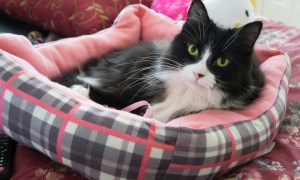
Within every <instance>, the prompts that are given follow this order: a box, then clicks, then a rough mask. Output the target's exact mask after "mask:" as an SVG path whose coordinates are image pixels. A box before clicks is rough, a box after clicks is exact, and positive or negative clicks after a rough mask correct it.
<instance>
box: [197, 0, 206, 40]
mask: <svg viewBox="0 0 300 180" xmlns="http://www.w3.org/2000/svg"><path fill="white" fill-rule="evenodd" d="M196 8H197V10H198V12H202V11H201V10H200V9H199V7H198V5H196ZM195 16H196V18H197V19H200V18H201V23H202V40H203V39H204V35H205V34H204V20H203V16H202V14H200V18H199V17H198V15H196V14H195ZM197 22H198V25H199V21H197Z"/></svg>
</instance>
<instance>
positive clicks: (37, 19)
mask: <svg viewBox="0 0 300 180" xmlns="http://www.w3.org/2000/svg"><path fill="white" fill-rule="evenodd" d="M151 2H152V0H126V1H123V0H121V1H120V0H118V1H116V0H76V1H74V0H59V1H53V0H49V1H47V2H45V1H37V0H26V1H24V0H9V1H5V0H4V1H0V9H2V10H4V11H5V12H6V13H7V14H9V15H10V16H12V17H14V18H17V19H19V20H22V21H25V22H28V23H31V24H34V25H36V26H39V27H42V28H44V29H46V30H49V31H51V32H55V33H57V34H60V35H64V36H77V35H82V34H92V33H95V32H97V31H99V30H101V29H104V28H107V27H109V26H111V24H112V23H113V21H114V19H115V18H116V16H117V15H118V13H119V12H120V11H121V10H122V9H123V8H124V7H125V6H127V5H129V4H135V3H141V4H144V5H147V6H150V5H151Z"/></svg>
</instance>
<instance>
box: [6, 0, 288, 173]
mask: <svg viewBox="0 0 300 180" xmlns="http://www.w3.org/2000/svg"><path fill="white" fill-rule="evenodd" d="M180 27H181V25H180V23H179V24H178V23H177V24H176V23H174V22H173V21H171V20H169V19H167V18H165V17H162V16H161V15H158V14H156V13H154V12H153V11H152V10H150V9H148V8H147V7H145V6H142V5H134V6H129V7H128V8H126V9H125V10H123V11H122V13H121V14H120V15H119V17H118V18H117V20H116V22H115V24H114V25H113V26H112V27H111V28H108V29H106V30H103V31H100V32H99V33H96V34H93V35H85V36H80V37H76V38H68V39H64V40H60V41H56V42H53V43H46V44H42V45H37V46H33V45H31V43H30V42H29V41H28V40H27V39H26V38H25V37H23V36H17V35H11V34H1V35H0V42H1V44H0V48H1V49H2V50H1V56H0V59H1V60H0V97H1V98H0V110H1V112H2V114H1V116H0V129H1V131H3V132H5V133H6V134H8V135H9V136H11V137H12V138H13V139H15V140H16V141H18V142H20V143H23V144H25V145H27V146H29V147H32V148H34V149H37V150H39V151H40V152H42V153H44V154H45V155H47V156H49V157H50V158H51V159H53V160H55V161H58V162H60V163H62V164H64V165H66V166H69V167H71V168H73V169H74V170H76V171H77V172H79V173H81V174H83V175H84V176H86V177H87V178H89V179H114V178H123V179H164V178H165V179H175V178H177V179H190V178H192V179H194V178H195V179H213V178H215V177H218V176H220V175H221V174H223V173H225V172H227V171H229V170H231V169H232V168H234V167H236V166H239V165H242V164H245V163H247V162H249V161H250V160H252V159H254V158H255V157H257V156H259V155H261V154H262V153H264V151H265V150H266V149H267V148H268V146H269V145H270V144H271V143H272V140H273V139H274V137H275V135H276V133H277V130H278V126H279V125H280V123H281V121H282V118H283V115H284V113H285V109H286V98H287V93H288V84H289V76H290V63H289V58H288V56H287V55H286V54H283V53H281V52H278V51H275V50H266V49H259V48H258V49H256V51H257V53H258V55H259V57H260V58H261V69H262V71H263V73H264V74H265V76H266V81H267V83H266V86H265V88H264V90H263V92H262V97H261V98H259V99H258V100H257V101H256V102H254V103H253V104H251V105H249V106H248V107H247V108H246V109H244V110H242V111H226V110H206V111H203V112H200V113H197V114H192V115H188V116H185V117H181V118H177V119H174V120H172V121H170V122H168V123H166V124H164V123H161V122H159V121H156V120H155V119H151V118H146V117H141V116H138V115H134V114H131V113H129V112H125V111H121V110H115V109H111V108H107V107H105V106H102V105H99V104H96V103H94V102H92V101H91V100H89V99H86V98H85V97H83V96H81V95H80V94H77V93H76V92H74V91H72V90H70V89H68V88H66V87H63V86H61V85H59V84H57V83H54V82H52V81H50V80H49V79H48V78H53V77H55V76H57V75H59V74H60V73H62V72H66V71H69V70H71V69H74V68H75V67H77V65H78V64H82V63H83V62H84V61H85V60H86V59H88V58H91V57H95V56H101V55H103V54H105V53H107V52H109V51H112V50H114V49H118V48H122V47H126V46H129V45H131V44H134V43H137V42H138V41H139V40H140V39H143V40H151V39H158V38H159V39H161V38H166V39H167V38H172V37H174V35H175V34H176V33H178V32H179V31H180Z"/></svg>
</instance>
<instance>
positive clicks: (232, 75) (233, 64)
mask: <svg viewBox="0 0 300 180" xmlns="http://www.w3.org/2000/svg"><path fill="white" fill-rule="evenodd" d="M261 29H262V23H261V22H258V21H257V22H252V23H249V24H246V25H244V26H243V27H241V28H233V29H224V28H221V27H218V26H217V25H216V24H215V23H214V22H213V21H212V20H211V19H210V18H209V16H208V13H207V10H206V8H205V6H204V5H203V3H202V1H201V0H193V1H192V4H191V6H190V8H189V12H188V18H187V20H186V22H185V23H184V25H183V28H182V31H181V32H180V33H179V34H178V35H177V36H176V37H175V39H174V40H173V42H172V44H171V46H170V49H169V51H168V52H167V54H166V57H165V58H164V60H163V61H162V63H161V66H160V68H161V70H162V71H163V72H168V75H165V76H163V75H162V76H161V79H164V80H166V81H168V80H171V78H173V80H174V79H177V81H178V83H179V81H184V82H185V83H187V84H188V86H189V87H192V88H195V89H197V88H200V89H201V88H202V89H210V90H211V89H214V88H218V89H219V90H221V91H222V92H224V93H229V94H230V93H231V94H234V93H239V92H238V91H239V90H241V91H242V90H244V91H246V89H247V88H251V87H250V85H251V82H252V81H253V77H252V74H253V69H254V68H258V67H254V66H257V65H256V64H257V62H253V61H254V60H253V59H254V58H253V48H254V44H255V42H256V40H257V38H258V37H259V34H260V31H261ZM170 66H172V67H170ZM174 67H176V68H174ZM162 74H164V73H162ZM165 74H167V73H165ZM168 78H170V79H168ZM184 82H180V83H184ZM237 87H240V89H238V88H237ZM235 91H236V92H235Z"/></svg>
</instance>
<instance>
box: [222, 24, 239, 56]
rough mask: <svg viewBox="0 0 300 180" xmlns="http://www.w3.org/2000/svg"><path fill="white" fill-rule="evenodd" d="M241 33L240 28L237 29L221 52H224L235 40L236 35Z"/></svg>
mask: <svg viewBox="0 0 300 180" xmlns="http://www.w3.org/2000/svg"><path fill="white" fill-rule="evenodd" d="M240 31H241V28H240V29H238V30H237V31H236V32H235V33H234V34H233V35H232V36H231V37H230V38H229V39H228V40H227V41H226V43H225V44H224V46H225V47H224V48H223V51H224V50H226V49H227V48H228V47H229V46H230V45H231V44H232V43H233V42H234V41H235V40H236V38H237V36H238V34H239V33H240Z"/></svg>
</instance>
